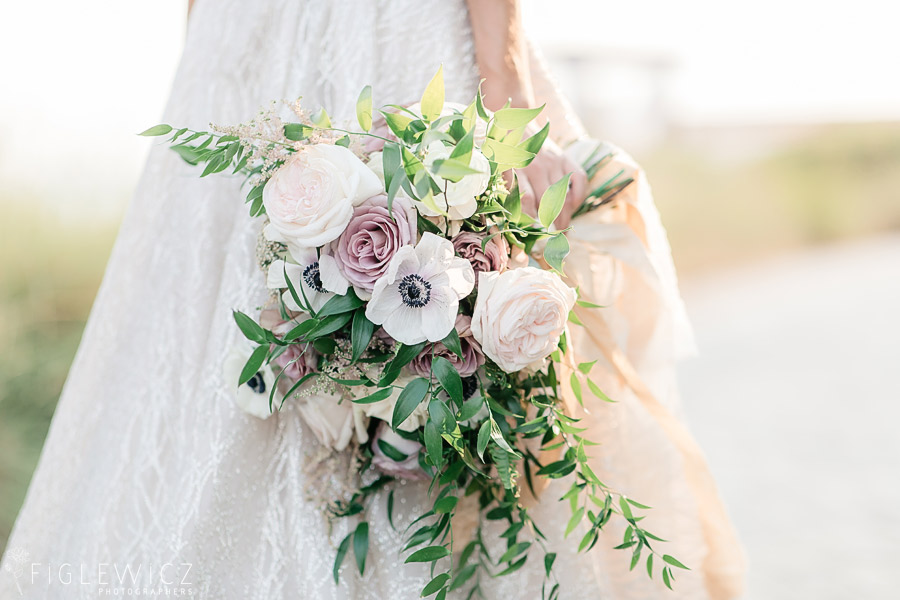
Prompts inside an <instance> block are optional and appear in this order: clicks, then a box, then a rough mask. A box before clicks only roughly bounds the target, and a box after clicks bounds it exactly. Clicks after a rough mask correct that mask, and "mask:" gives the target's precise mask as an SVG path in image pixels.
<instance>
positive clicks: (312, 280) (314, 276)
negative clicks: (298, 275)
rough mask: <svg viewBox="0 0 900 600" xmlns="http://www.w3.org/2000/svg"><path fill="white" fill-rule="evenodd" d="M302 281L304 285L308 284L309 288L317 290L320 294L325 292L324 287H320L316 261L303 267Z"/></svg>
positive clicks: (320, 279)
mask: <svg viewBox="0 0 900 600" xmlns="http://www.w3.org/2000/svg"><path fill="white" fill-rule="evenodd" d="M303 281H305V282H306V285H308V286H309V287H310V288H311V289H313V290H315V291H317V292H319V293H320V294H324V293H325V288H323V287H322V277H321V276H320V275H319V263H318V261H316V262H314V263H313V264H311V265H309V266H308V267H306V268H305V269H303Z"/></svg>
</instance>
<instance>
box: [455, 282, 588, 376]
mask: <svg viewBox="0 0 900 600" xmlns="http://www.w3.org/2000/svg"><path fill="white" fill-rule="evenodd" d="M575 297H576V296H575V290H573V289H572V288H570V287H569V286H567V285H566V284H565V283H563V281H562V279H560V278H559V276H557V275H556V274H554V273H551V272H550V271H543V270H541V269H536V268H534V267H523V268H521V269H513V270H510V271H505V272H504V273H497V272H495V271H491V272H486V273H479V278H478V298H477V299H476V300H475V310H474V311H473V314H472V334H473V335H474V336H475V339H476V340H478V341H479V342H480V343H481V349H482V351H483V352H484V353H485V355H487V356H488V358H490V359H491V360H493V361H494V362H495V363H497V364H498V365H499V366H500V368H501V369H503V370H504V371H506V372H507V373H512V372H515V371H519V370H521V369H523V368H524V367H526V366H528V365H530V364H532V363H535V362H537V361H539V360H542V359H544V358H546V357H547V356H548V355H549V354H550V353H551V352H553V350H554V349H555V348H556V346H557V344H559V337H560V335H562V333H563V331H564V330H565V328H566V321H567V320H568V318H569V311H571V310H572V307H573V306H574V305H575Z"/></svg>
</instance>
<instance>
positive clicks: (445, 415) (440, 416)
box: [428, 398, 456, 433]
mask: <svg viewBox="0 0 900 600" xmlns="http://www.w3.org/2000/svg"><path fill="white" fill-rule="evenodd" d="M428 414H429V415H430V416H431V420H432V421H434V424H435V425H437V427H438V430H439V431H440V432H441V433H451V432H452V431H453V430H454V429H456V419H455V418H453V413H452V412H451V411H450V409H449V408H447V404H446V403H445V402H444V401H443V400H440V399H438V398H434V399H432V400H431V402H429V403H428Z"/></svg>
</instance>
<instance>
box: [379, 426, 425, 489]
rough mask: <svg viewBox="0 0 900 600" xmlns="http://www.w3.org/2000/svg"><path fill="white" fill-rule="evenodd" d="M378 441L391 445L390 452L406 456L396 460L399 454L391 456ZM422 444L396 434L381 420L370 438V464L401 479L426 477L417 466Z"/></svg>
mask: <svg viewBox="0 0 900 600" xmlns="http://www.w3.org/2000/svg"><path fill="white" fill-rule="evenodd" d="M379 441H382V442H384V443H385V444H389V445H390V446H392V448H391V449H389V450H390V451H391V452H393V451H395V450H396V451H398V452H400V453H401V454H405V455H406V458H405V459H402V460H397V459H398V458H400V457H399V456H395V457H394V458H391V457H390V456H388V455H387V453H385V451H384V450H383V449H382V447H381V446H380V445H379V443H378V442H379ZM421 450H422V444H420V443H419V442H417V441H415V440H408V439H406V438H405V437H401V436H399V435H397V434H396V433H395V432H394V431H393V430H392V429H391V427H390V425H388V424H387V423H386V422H384V421H382V422H381V423H379V424H378V429H376V430H375V436H374V437H373V438H372V454H373V455H374V456H372V466H374V467H375V468H376V469H378V470H379V471H381V472H382V473H385V474H386V475H393V476H394V477H400V478H402V479H428V475H427V474H426V473H425V471H423V470H422V467H420V466H419V451H421Z"/></svg>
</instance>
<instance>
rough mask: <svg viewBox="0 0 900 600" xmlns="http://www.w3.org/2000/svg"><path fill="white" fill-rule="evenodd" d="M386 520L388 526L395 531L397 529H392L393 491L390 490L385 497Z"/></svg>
mask: <svg viewBox="0 0 900 600" xmlns="http://www.w3.org/2000/svg"><path fill="white" fill-rule="evenodd" d="M387 518H388V525H390V526H391V529H393V530H394V531H396V530H397V528H396V527H394V490H391V492H390V493H389V494H388V497H387Z"/></svg>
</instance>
